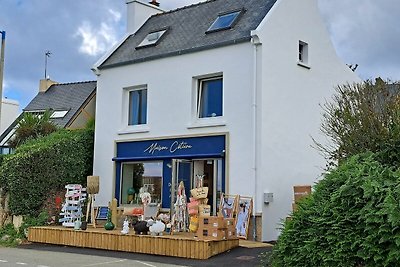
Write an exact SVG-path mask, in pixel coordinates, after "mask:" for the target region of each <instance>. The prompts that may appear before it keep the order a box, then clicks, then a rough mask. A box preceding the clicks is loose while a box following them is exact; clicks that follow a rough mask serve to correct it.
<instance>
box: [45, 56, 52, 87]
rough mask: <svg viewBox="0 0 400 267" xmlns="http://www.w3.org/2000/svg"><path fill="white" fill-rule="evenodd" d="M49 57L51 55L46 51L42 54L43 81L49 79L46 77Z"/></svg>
mask: <svg viewBox="0 0 400 267" xmlns="http://www.w3.org/2000/svg"><path fill="white" fill-rule="evenodd" d="M50 55H51V52H50V50H46V51H45V52H44V79H45V80H47V79H49V78H48V77H47V58H49V57H50Z"/></svg>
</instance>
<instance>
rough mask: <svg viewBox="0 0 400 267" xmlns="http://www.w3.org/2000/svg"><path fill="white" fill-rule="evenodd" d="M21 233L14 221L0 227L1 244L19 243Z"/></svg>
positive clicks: (11, 245) (11, 244)
mask: <svg viewBox="0 0 400 267" xmlns="http://www.w3.org/2000/svg"><path fill="white" fill-rule="evenodd" d="M18 239H19V234H18V230H17V229H15V228H14V225H13V224H12V223H9V224H6V225H4V227H3V228H0V245H1V246H7V247H13V246H16V245H18V243H19V242H18Z"/></svg>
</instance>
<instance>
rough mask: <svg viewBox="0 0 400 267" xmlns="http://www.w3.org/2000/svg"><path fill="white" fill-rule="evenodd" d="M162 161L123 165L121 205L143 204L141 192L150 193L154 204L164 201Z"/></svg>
mask: <svg viewBox="0 0 400 267" xmlns="http://www.w3.org/2000/svg"><path fill="white" fill-rule="evenodd" d="M162 170H163V162H162V161H155V162H154V161H153V162H132V163H123V164H122V176H121V177H122V178H121V199H120V203H121V204H139V205H140V204H141V200H140V197H139V192H140V191H141V190H142V191H144V192H149V193H150V195H151V202H152V203H161V201H162Z"/></svg>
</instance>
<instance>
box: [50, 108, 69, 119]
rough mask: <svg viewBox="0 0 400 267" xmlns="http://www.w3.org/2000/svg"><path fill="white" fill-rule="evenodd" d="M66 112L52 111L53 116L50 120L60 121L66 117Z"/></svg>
mask: <svg viewBox="0 0 400 267" xmlns="http://www.w3.org/2000/svg"><path fill="white" fill-rule="evenodd" d="M67 113H68V110H60V111H54V112H53V114H51V116H50V118H51V119H61V118H64V117H65V115H67Z"/></svg>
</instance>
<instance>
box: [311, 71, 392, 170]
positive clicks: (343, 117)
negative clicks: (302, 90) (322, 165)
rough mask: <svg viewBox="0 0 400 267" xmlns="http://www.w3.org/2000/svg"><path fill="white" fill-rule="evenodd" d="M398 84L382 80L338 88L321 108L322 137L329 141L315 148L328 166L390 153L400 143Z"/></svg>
mask: <svg viewBox="0 0 400 267" xmlns="http://www.w3.org/2000/svg"><path fill="white" fill-rule="evenodd" d="M399 89H400V84H399V83H389V82H385V81H383V80H382V79H380V78H378V79H376V82H375V83H373V82H372V81H365V82H363V83H359V84H352V85H350V84H347V85H342V86H338V87H337V88H336V94H335V95H334V96H333V98H332V100H330V101H329V102H327V103H325V104H324V105H323V108H324V114H323V123H322V125H321V131H322V133H323V134H324V135H325V136H326V137H328V139H330V141H331V142H329V143H328V144H326V145H323V144H318V143H317V147H318V148H319V149H320V150H321V151H322V152H323V153H324V154H325V156H326V158H327V159H328V164H329V165H336V162H340V161H342V160H345V159H347V158H349V157H351V156H353V155H357V154H359V153H365V152H368V151H371V152H379V151H382V150H385V149H390V147H391V146H392V145H393V144H396V143H399V142H400V95H399V94H398V93H397V92H398V91H399Z"/></svg>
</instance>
